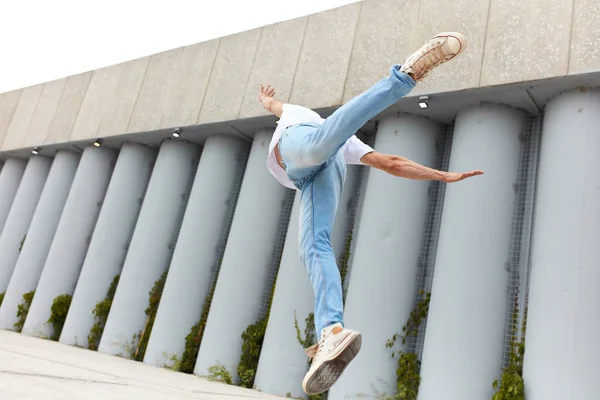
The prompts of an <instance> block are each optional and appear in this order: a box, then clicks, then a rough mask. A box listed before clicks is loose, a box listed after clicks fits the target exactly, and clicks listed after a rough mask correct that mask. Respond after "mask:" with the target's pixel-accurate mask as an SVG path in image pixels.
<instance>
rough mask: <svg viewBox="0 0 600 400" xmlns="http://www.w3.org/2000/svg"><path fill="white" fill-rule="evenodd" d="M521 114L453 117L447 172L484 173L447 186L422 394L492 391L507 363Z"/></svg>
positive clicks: (494, 109)
mask: <svg viewBox="0 0 600 400" xmlns="http://www.w3.org/2000/svg"><path fill="white" fill-rule="evenodd" d="M524 118H525V115H524V114H523V113H522V112H520V111H518V110H514V109H510V108H507V107H504V106H495V105H482V106H480V107H478V108H473V109H469V110H465V111H463V112H461V113H459V114H458V116H457V118H456V125H455V128H454V137H453V141H452V154H451V155H450V164H449V169H450V170H451V171H469V170H473V169H482V170H484V171H485V175H484V176H482V177H477V178H472V179H469V180H466V181H463V182H460V183H453V184H449V185H447V187H446V194H445V199H444V208H443V214H442V220H441V226H440V235H439V242H438V249H437V258H436V265H435V272H434V276H433V285H432V289H431V303H430V307H429V316H428V319H427V329H426V334H425V342H424V350H423V359H422V368H421V377H422V382H421V387H420V390H419V399H423V400H435V399H439V398H444V399H448V400H479V399H484V398H491V397H492V395H493V389H492V383H493V382H494V380H495V379H496V378H498V377H499V375H500V368H501V366H502V356H503V345H504V341H503V340H504V331H505V330H504V328H505V318H506V316H505V313H506V304H507V286H506V285H507V283H508V271H507V267H506V266H507V263H508V256H509V246H510V239H511V227H512V219H513V210H514V206H515V190H514V187H513V185H514V184H515V182H516V179H517V168H518V164H519V154H520V148H521V145H520V142H519V135H520V134H521V132H522V129H523V125H524ZM457 360H461V361H460V362H459V363H457Z"/></svg>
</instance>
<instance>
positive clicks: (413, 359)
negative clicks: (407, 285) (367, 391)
mask: <svg viewBox="0 0 600 400" xmlns="http://www.w3.org/2000/svg"><path fill="white" fill-rule="evenodd" d="M419 295H420V299H419V301H418V302H417V304H416V306H415V308H413V310H412V311H411V312H410V315H409V317H408V321H406V324H404V326H403V327H402V332H403V334H402V335H399V334H395V335H394V336H393V337H392V338H391V339H389V340H388V341H387V343H386V347H388V348H393V347H394V345H395V343H396V341H397V340H398V338H401V339H402V340H401V341H402V345H403V346H404V345H405V344H406V340H407V339H408V337H410V336H413V337H415V336H417V335H418V333H419V327H420V326H421V323H422V322H423V321H424V320H425V319H426V318H427V313H428V312H429V302H430V300H431V293H429V292H427V293H425V292H424V291H422V290H421V291H419ZM395 354H396V352H392V357H394V356H395ZM397 354H398V367H397V369H396V384H397V387H396V393H395V394H394V395H393V396H391V397H389V396H388V397H385V399H386V400H416V399H417V396H418V394H419V385H420V383H421V375H420V373H421V362H420V361H419V358H418V357H417V355H416V354H415V353H413V352H405V351H402V350H399V351H398V352H397Z"/></svg>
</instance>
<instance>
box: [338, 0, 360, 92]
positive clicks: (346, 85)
mask: <svg viewBox="0 0 600 400" xmlns="http://www.w3.org/2000/svg"><path fill="white" fill-rule="evenodd" d="M363 4H364V2H361V3H360V5H359V6H358V7H359V8H358V17H357V18H356V25H355V26H354V37H353V38H352V47H351V48H350V58H349V59H348V67H347V68H346V79H344V87H343V88H342V97H341V98H340V100H339V101H338V103H340V104H342V103H343V102H344V98H345V95H346V87H348V78H349V77H350V65H352V55H353V54H354V47H355V46H356V36H357V35H358V24H360V15H361V14H362V9H363Z"/></svg>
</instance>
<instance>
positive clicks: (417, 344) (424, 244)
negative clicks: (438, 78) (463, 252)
mask: <svg viewBox="0 0 600 400" xmlns="http://www.w3.org/2000/svg"><path fill="white" fill-rule="evenodd" d="M453 133H454V126H453V125H447V126H446V127H445V128H444V132H443V133H442V135H441V136H440V138H439V139H438V141H437V143H436V153H437V155H436V160H435V166H434V168H435V169H438V170H442V171H447V170H448V165H449V163H450V152H451V149H452V136H453ZM445 192H446V184H445V183H443V182H440V181H434V182H432V183H431V186H430V187H429V206H428V211H427V215H426V217H425V229H424V231H423V239H422V241H421V250H420V252H419V259H418V261H417V264H418V265H417V278H416V282H415V289H416V290H415V292H416V293H415V299H414V300H413V307H415V306H416V305H417V304H418V303H419V301H421V300H422V299H423V298H424V296H425V295H426V293H428V292H431V286H432V284H433V272H434V269H435V258H436V254H437V246H438V239H439V234H440V225H441V221H442V211H443V206H444V195H445ZM421 292H423V295H421V294H420V293H421ZM426 326H427V319H426V318H425V319H423V321H422V322H421V325H420V327H419V333H418V335H416V336H410V337H408V338H407V341H406V351H407V352H410V353H415V354H416V355H417V357H418V358H419V360H420V359H421V356H422V354H423V342H424V340H425V328H426Z"/></svg>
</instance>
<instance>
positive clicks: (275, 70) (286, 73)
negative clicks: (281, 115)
mask: <svg viewBox="0 0 600 400" xmlns="http://www.w3.org/2000/svg"><path fill="white" fill-rule="evenodd" d="M307 23H308V18H299V19H294V20H291V21H286V22H282V23H280V24H275V25H270V26H266V27H265V28H264V29H263V33H262V36H261V38H260V43H259V44H258V50H257V52H256V60H255V61H254V65H253V66H252V71H251V72H250V79H249V80H248V86H247V88H246V95H245V96H244V101H243V103H242V109H241V111H240V115H239V116H240V118H245V117H253V116H256V115H266V114H267V111H266V110H264V109H263V107H262V106H261V105H260V103H259V102H258V101H257V96H258V88H259V85H260V84H261V83H264V84H265V85H267V84H268V85H271V86H273V87H274V88H275V90H276V91H277V97H278V98H279V99H280V100H281V101H288V100H289V98H290V92H291V91H292V85H293V83H294V75H295V73H296V68H297V67H298V58H299V57H300V50H301V48H302V41H303V39H304V33H305V31H306V25H307ZM282 37H285V38H286V43H285V46H282V45H281V38H282Z"/></svg>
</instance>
